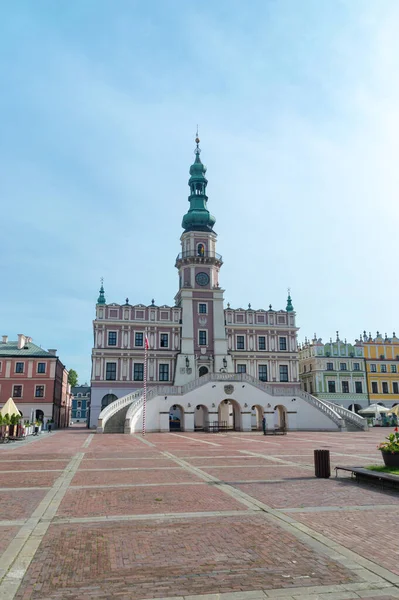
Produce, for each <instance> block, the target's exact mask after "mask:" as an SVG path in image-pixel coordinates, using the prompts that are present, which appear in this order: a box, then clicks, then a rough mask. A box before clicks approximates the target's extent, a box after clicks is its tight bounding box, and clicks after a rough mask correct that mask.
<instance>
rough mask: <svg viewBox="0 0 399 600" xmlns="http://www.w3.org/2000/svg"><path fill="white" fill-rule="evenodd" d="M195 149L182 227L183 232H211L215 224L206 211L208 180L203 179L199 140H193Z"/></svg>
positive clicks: (204, 168)
mask: <svg viewBox="0 0 399 600" xmlns="http://www.w3.org/2000/svg"><path fill="white" fill-rule="evenodd" d="M195 143H196V145H197V146H196V148H195V151H194V154H195V160H194V163H193V164H192V165H191V167H190V179H189V180H188V185H189V187H190V195H189V197H188V201H189V202H190V208H189V209H188V212H187V213H186V214H185V215H184V217H183V221H182V227H183V229H184V231H213V226H214V224H215V222H216V219H215V217H213V216H212V215H211V214H210V212H209V210H208V209H207V202H208V196H207V195H206V186H207V185H208V180H207V178H206V177H205V173H206V166H205V165H204V164H202V162H201V158H200V153H201V149H200V147H199V143H200V139H199V137H198V133H197V137H196V138H195Z"/></svg>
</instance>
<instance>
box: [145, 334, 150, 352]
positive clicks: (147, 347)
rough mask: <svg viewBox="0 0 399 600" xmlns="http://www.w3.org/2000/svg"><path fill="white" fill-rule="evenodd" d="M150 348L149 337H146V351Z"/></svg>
mask: <svg viewBox="0 0 399 600" xmlns="http://www.w3.org/2000/svg"><path fill="white" fill-rule="evenodd" d="M149 347H150V343H149V341H148V337H147V336H145V349H146V350H148V349H149Z"/></svg>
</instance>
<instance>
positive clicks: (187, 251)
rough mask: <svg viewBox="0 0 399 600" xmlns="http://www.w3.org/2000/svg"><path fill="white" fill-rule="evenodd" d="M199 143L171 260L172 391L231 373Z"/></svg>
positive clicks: (219, 263)
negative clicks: (175, 340)
mask: <svg viewBox="0 0 399 600" xmlns="http://www.w3.org/2000/svg"><path fill="white" fill-rule="evenodd" d="M199 142H200V140H199V138H198V137H197V138H196V140H195V143H196V148H195V160H194V163H193V164H192V165H191V167H190V179H189V181H188V185H189V187H190V196H189V198H188V201H189V202H190V208H189V210H188V212H187V213H186V214H185V215H184V217H183V221H182V227H183V229H184V232H183V234H182V236H181V238H180V241H181V250H182V251H181V252H180V254H179V255H178V256H177V259H176V268H177V269H178V271H179V291H178V293H177V294H176V297H175V301H176V305H178V306H180V307H181V308H182V336H181V354H180V355H179V356H178V357H177V363H176V372H175V385H184V384H185V383H187V382H189V381H192V380H193V379H197V378H198V377H201V376H202V375H206V374H207V373H209V372H221V371H231V372H233V371H234V369H233V363H232V360H231V357H230V356H228V355H227V339H226V330H225V323H224V307H223V290H222V289H221V288H220V286H219V271H220V267H221V266H222V264H223V261H222V257H221V256H220V254H218V253H217V252H216V239H217V234H216V233H215V232H214V230H213V226H214V224H215V221H216V219H215V217H213V216H212V215H211V214H210V212H209V210H208V208H207V203H208V196H207V195H206V187H207V184H208V180H207V179H206V177H205V173H206V167H205V165H203V164H202V162H201V158H200V153H201V150H200V147H199Z"/></svg>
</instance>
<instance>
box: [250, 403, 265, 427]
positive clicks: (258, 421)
mask: <svg viewBox="0 0 399 600" xmlns="http://www.w3.org/2000/svg"><path fill="white" fill-rule="evenodd" d="M263 412H264V409H263V406H260V404H255V405H254V406H252V409H251V429H252V430H255V431H262V419H263Z"/></svg>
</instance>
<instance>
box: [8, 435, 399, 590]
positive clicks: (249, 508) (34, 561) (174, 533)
mask: <svg viewBox="0 0 399 600" xmlns="http://www.w3.org/2000/svg"><path fill="white" fill-rule="evenodd" d="M384 434H385V432H384ZM381 438H382V432H381V431H379V430H378V431H376V430H371V431H370V432H367V433H337V434H331V433H325V434H324V433H317V432H303V433H292V434H290V433H288V435H286V436H281V437H276V438H272V439H270V438H268V437H264V436H263V435H262V434H261V433H253V434H240V433H233V432H232V433H231V434H230V433H229V434H211V435H207V434H202V433H201V434H200V433H190V434H184V433H183V434H179V433H170V434H149V435H147V436H146V437H145V438H144V439H143V438H142V436H124V435H112V434H111V435H100V434H95V433H91V432H90V431H88V430H87V429H83V428H81V429H79V428H76V429H75V428H73V429H71V430H68V431H58V432H55V433H54V434H51V435H50V436H48V437H47V436H44V435H43V436H42V437H41V438H40V439H38V440H35V441H34V442H32V443H27V444H25V445H24V444H23V443H22V444H21V445H20V446H18V447H16V446H14V447H13V446H12V444H9V445H7V446H3V447H0V454H1V461H0V464H1V466H2V470H1V471H0V481H1V482H2V490H1V491H0V553H2V555H1V558H0V577H1V583H0V598H1V600H13V599H14V598H16V599H18V600H56V599H57V600H64V599H65V600H81V599H82V600H112V599H114V598H115V599H117V600H140V599H142V600H144V599H152V598H153V599H160V598H178V599H179V600H182V599H183V598H184V600H258V599H260V598H264V599H266V598H279V599H280V600H319V599H320V600H346V599H350V598H366V597H367V598H373V597H374V598H379V599H381V598H398V597H399V568H398V566H397V564H398V561H397V557H398V550H397V548H398V544H397V541H396V540H397V536H396V528H395V525H396V522H397V518H398V517H399V493H398V492H393V491H385V490H382V489H381V488H378V487H374V486H366V485H363V484H356V483H355V482H351V481H350V480H349V479H348V477H347V476H342V477H341V476H340V477H339V478H338V479H335V477H334V473H333V474H332V475H333V476H332V477H331V479H316V478H315V477H314V467H313V451H314V449H317V448H328V449H330V451H331V459H332V464H333V465H334V464H341V465H345V464H347V465H353V464H355V463H356V464H359V465H367V464H371V463H373V462H376V463H377V462H379V460H380V455H379V453H378V451H377V449H376V446H377V443H378V441H380V439H381ZM19 467H20V468H19ZM8 471H10V473H9V472H8ZM251 481H254V483H251ZM239 482H242V483H239ZM246 482H248V483H246ZM4 486H9V487H8V488H5V487H4ZM40 487H43V489H38V488H40Z"/></svg>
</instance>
